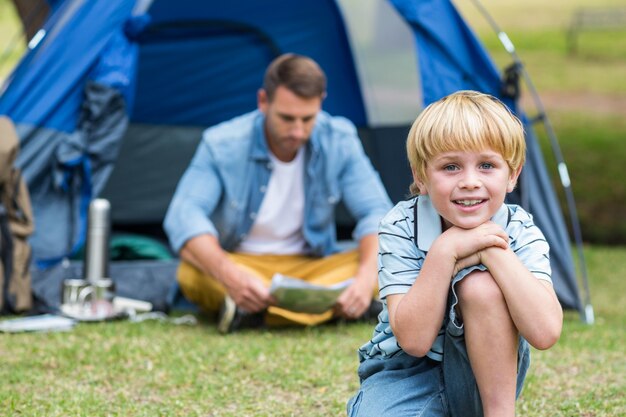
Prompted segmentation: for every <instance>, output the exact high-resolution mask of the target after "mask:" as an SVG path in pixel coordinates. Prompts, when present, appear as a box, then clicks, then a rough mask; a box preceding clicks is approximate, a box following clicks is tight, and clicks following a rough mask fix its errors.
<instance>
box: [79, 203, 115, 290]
mask: <svg viewBox="0 0 626 417" xmlns="http://www.w3.org/2000/svg"><path fill="white" fill-rule="evenodd" d="M110 212H111V205H110V204H109V201H108V200H106V199H103V198H98V199H95V200H93V201H92V202H91V204H89V215H88V227H87V243H86V247H85V266H84V271H83V272H84V277H85V279H86V280H87V281H89V282H90V283H91V284H93V283H95V282H96V281H98V280H100V279H102V278H105V277H108V276H109V230H110Z"/></svg>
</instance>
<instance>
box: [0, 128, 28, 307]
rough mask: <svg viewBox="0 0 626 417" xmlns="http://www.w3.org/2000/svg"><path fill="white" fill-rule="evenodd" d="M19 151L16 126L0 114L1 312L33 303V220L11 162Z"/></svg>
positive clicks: (26, 191) (23, 188) (15, 169)
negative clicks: (30, 237) (31, 269)
mask: <svg viewBox="0 0 626 417" xmlns="http://www.w3.org/2000/svg"><path fill="white" fill-rule="evenodd" d="M18 152H19V139H18V137H17V134H16V132H15V127H14V126H13V123H12V122H11V121H10V120H9V119H8V118H6V117H3V116H0V313H22V312H25V311H28V310H30V309H31V308H32V306H33V296H32V291H31V276H30V261H31V247H30V244H29V243H28V237H29V236H30V235H31V234H32V233H33V231H34V220H33V210H32V207H31V204H30V196H29V194H28V188H27V187H26V183H25V182H24V179H23V178H22V175H21V172H20V170H19V169H18V168H16V167H14V166H13V164H14V162H15V159H16V158H17V154H18Z"/></svg>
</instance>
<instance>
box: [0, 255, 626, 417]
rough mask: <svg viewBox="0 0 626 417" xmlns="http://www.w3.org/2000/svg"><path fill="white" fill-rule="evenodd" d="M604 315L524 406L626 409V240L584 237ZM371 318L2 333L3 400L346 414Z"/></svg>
mask: <svg viewBox="0 0 626 417" xmlns="http://www.w3.org/2000/svg"><path fill="white" fill-rule="evenodd" d="M585 253H586V258H587V262H588V265H589V275H590V281H591V290H592V296H593V302H594V305H595V309H596V319H597V322H596V324H595V325H593V326H588V325H585V324H582V323H581V322H580V320H579V318H578V316H577V314H575V313H573V312H569V313H568V314H567V315H566V320H565V326H564V329H563V334H562V337H561V340H560V341H559V342H558V344H557V345H556V346H555V347H553V348H552V349H550V350H548V351H534V352H533V360H532V366H531V370H530V373H529V376H528V378H527V383H526V386H525V389H524V392H523V394H522V397H521V399H520V401H519V402H518V414H519V415H524V416H533V417H559V416H563V417H569V416H586V417H592V416H598V417H599V416H604V417H618V416H623V415H624V414H625V413H626V397H624V395H623V393H624V392H625V390H626V380H625V378H626V366H625V364H626V362H625V361H624V357H623V355H624V350H623V342H624V340H625V338H626V327H625V326H624V323H626V309H624V306H625V305H626V300H625V294H626V280H624V279H623V277H624V276H625V275H626V247H594V246H592V247H586V248H585ZM372 329H373V326H372V325H370V324H350V325H348V324H339V325H330V326H323V327H318V328H305V329H287V330H269V331H243V332H241V333H235V334H232V335H228V336H221V335H219V334H217V333H216V331H215V326H214V324H213V322H212V321H210V320H208V319H204V320H201V322H200V323H199V324H198V325H195V326H175V325H173V324H168V323H161V322H154V321H152V322H143V323H131V322H128V321H119V322H111V323H98V324H79V325H78V326H77V327H76V328H74V329H73V330H72V331H70V332H65V333H49V334H41V333H32V334H11V335H0V356H1V357H2V365H0V380H2V381H3V382H4V383H3V384H1V385H0V410H2V412H3V413H4V414H3V415H19V416H48V417H53V416H340V415H345V403H346V401H347V400H348V398H349V397H350V396H351V395H352V394H353V393H354V392H355V391H356V390H357V389H358V379H357V375H356V368H357V357H356V350H357V348H358V347H359V346H360V345H361V344H362V343H364V342H365V341H366V340H367V339H369V337H370V335H371V332H372Z"/></svg>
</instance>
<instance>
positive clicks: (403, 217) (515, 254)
mask: <svg viewBox="0 0 626 417" xmlns="http://www.w3.org/2000/svg"><path fill="white" fill-rule="evenodd" d="M407 153H408V157H409V162H410V165H411V169H412V172H413V180H414V183H413V184H412V185H411V191H412V193H413V194H414V195H415V196H414V197H413V198H411V199H410V200H408V201H403V202H400V203H398V204H397V205H396V206H395V207H394V208H393V209H392V210H391V211H390V212H389V214H388V215H387V216H386V217H385V218H384V219H383V221H382V222H381V226H380V231H379V244H380V253H379V261H378V262H379V288H380V296H381V298H382V300H383V304H384V309H383V311H382V313H381V314H380V316H379V323H378V325H377V326H376V328H375V330H374V335H373V337H372V339H371V340H370V341H369V342H368V343H366V344H365V345H363V346H362V347H361V349H360V350H359V357H360V361H361V364H360V367H359V377H360V380H361V388H360V390H359V392H358V393H357V395H355V396H354V397H353V398H352V399H351V400H350V402H349V403H348V414H349V415H351V416H403V415H413V416H416V415H420V416H463V417H470V416H483V415H484V416H487V417H489V416H514V415H515V400H516V398H517V396H518V395H519V393H520V391H521V388H522V384H523V381H524V377H525V374H526V370H527V368H528V364H529V347H528V345H529V344H530V345H532V346H534V347H535V348H537V349H547V348H549V347H551V346H552V345H553V344H554V343H556V341H557V340H558V338H559V336H560V332H561V325H562V310H561V307H560V304H559V302H558V300H557V297H556V295H555V293H554V290H553V288H552V282H551V278H550V273H551V270H550V262H549V247H548V244H547V242H546V241H545V238H544V236H543V234H542V233H541V231H540V230H539V229H538V228H537V227H536V226H535V225H534V223H533V221H532V216H530V215H529V214H528V213H526V212H525V211H524V210H523V209H522V208H521V207H519V206H515V205H507V204H504V198H505V196H506V194H507V193H508V192H511V191H512V190H513V188H514V187H515V184H516V181H517V178H518V177H519V174H520V172H521V169H522V165H523V163H524V158H525V142H524V132H523V127H522V125H521V123H520V121H519V120H518V119H517V118H516V117H515V116H514V115H512V114H511V113H510V111H509V110H508V109H507V108H506V106H504V105H503V104H502V103H501V102H500V101H499V100H497V99H496V98H494V97H491V96H489V95H486V94H481V93H477V92H473V91H460V92H457V93H455V94H451V95H450V96H447V97H445V98H443V99H441V100H439V101H438V102H435V103H433V104H431V105H430V106H428V107H427V108H426V109H425V110H424V111H423V112H422V113H421V114H420V116H419V117H418V118H417V120H416V121H415V123H414V124H413V126H412V128H411V131H410V132H409V136H408V139H407Z"/></svg>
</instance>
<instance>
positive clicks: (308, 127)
mask: <svg viewBox="0 0 626 417" xmlns="http://www.w3.org/2000/svg"><path fill="white" fill-rule="evenodd" d="M257 98H258V107H259V110H260V111H261V112H263V113H264V114H265V136H266V138H267V145H268V147H269V148H270V151H272V153H273V154H274V155H275V156H276V157H277V158H278V159H280V160H281V161H284V162H289V161H291V160H292V159H293V158H295V156H296V153H297V152H298V149H300V147H302V146H303V145H304V144H306V142H307V141H308V140H309V137H310V136H311V132H312V131H313V126H314V125H315V118H316V116H317V114H318V113H319V111H320V109H321V108H322V97H314V98H302V97H299V96H297V95H296V94H294V93H293V92H291V91H290V90H288V89H287V88H285V87H283V86H279V87H278V88H277V89H276V91H275V92H274V97H273V99H272V100H271V101H270V100H269V98H268V97H267V93H266V92H265V91H264V90H259V93H258V97H257Z"/></svg>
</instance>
